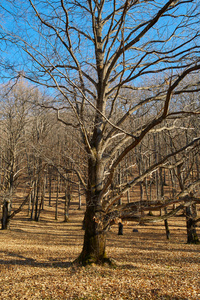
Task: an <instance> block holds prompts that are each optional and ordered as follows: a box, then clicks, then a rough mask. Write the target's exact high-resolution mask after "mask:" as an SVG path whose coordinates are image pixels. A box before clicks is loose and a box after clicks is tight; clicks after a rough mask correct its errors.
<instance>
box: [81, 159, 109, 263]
mask: <svg viewBox="0 0 200 300" xmlns="http://www.w3.org/2000/svg"><path fill="white" fill-rule="evenodd" d="M102 182H103V167H102V164H101V162H99V163H98V160H97V161H94V160H89V169H88V191H87V196H86V197H87V199H86V203H87V206H86V212H85V218H84V228H85V235H84V243H83V249H82V252H81V254H80V256H79V258H78V261H79V262H80V263H82V264H84V265H85V264H91V263H98V264H102V263H104V262H108V263H109V260H108V259H107V258H106V252H105V248H106V236H105V231H104V229H103V227H104V225H103V211H102V206H101V200H100V199H99V197H98V195H99V193H100V192H101V189H102Z"/></svg>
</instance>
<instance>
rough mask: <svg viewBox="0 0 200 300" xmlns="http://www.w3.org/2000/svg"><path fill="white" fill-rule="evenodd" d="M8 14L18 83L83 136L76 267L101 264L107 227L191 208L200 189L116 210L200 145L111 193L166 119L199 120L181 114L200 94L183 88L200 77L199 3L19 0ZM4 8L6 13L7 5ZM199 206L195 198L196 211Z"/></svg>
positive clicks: (7, 30)
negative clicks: (119, 173) (163, 210)
mask: <svg viewBox="0 0 200 300" xmlns="http://www.w3.org/2000/svg"><path fill="white" fill-rule="evenodd" d="M3 2H4V1H3ZM6 4H7V5H6V10H4V14H5V19H7V18H9V20H10V23H12V21H13V25H14V26H8V27H7V28H2V30H4V32H5V33H6V34H7V40H8V41H9V40H10V42H11V43H12V45H13V48H12V51H14V50H16V51H21V50H23V53H24V54H23V56H22V59H21V60H20V64H21V65H22V64H23V72H20V73H19V71H18V76H24V77H25V78H27V79H28V80H31V81H32V82H34V83H35V84H39V85H43V86H45V87H48V88H50V90H51V93H52V97H53V96H55V101H56V102H57V104H54V103H53V102H52V104H51V105H44V106H45V107H49V108H52V109H53V110H54V111H56V113H57V118H58V120H59V121H61V122H62V123H63V124H65V125H66V126H67V127H72V128H74V130H79V132H80V134H77V137H78V138H79V143H82V145H84V151H85V152H86V153H87V166H88V173H87V177H86V178H83V177H82V176H81V172H80V169H78V168H76V167H75V166H76V165H75V164H74V165H73V166H74V167H75V168H74V171H75V172H76V174H77V176H78V178H79V180H80V181H81V183H82V185H83V186H84V188H85V190H86V202H87V207H86V213H85V237H84V245H83V250H82V253H81V255H80V257H79V261H81V262H82V263H87V262H90V261H94V262H103V261H105V260H106V254H105V241H106V239H105V231H106V229H107V228H108V226H109V224H110V223H112V222H114V221H116V219H117V218H120V219H132V220H138V216H137V213H138V212H139V210H146V209H147V210H151V209H153V207H155V206H157V207H165V206H167V205H169V204H171V203H173V202H174V201H177V202H182V203H181V204H180V205H179V209H180V207H182V206H184V205H185V203H187V201H191V199H190V200H188V196H187V195H188V193H189V192H190V191H191V190H193V189H194V186H197V184H199V182H196V183H194V184H192V185H190V186H186V187H185V189H184V190H183V191H182V193H180V194H178V195H176V197H175V199H172V200H171V201H170V200H168V201H167V202H164V203H163V202H161V201H159V200H158V201H155V202H154V203H153V204H152V205H147V203H146V202H144V203H142V202H141V201H139V203H137V202H135V203H129V204H122V205H117V203H119V199H120V198H121V197H122V196H123V195H124V194H125V193H126V192H127V191H128V190H129V189H130V187H131V186H134V185H136V184H137V183H139V182H140V181H143V180H144V179H145V178H146V176H148V175H149V174H150V173H152V172H153V171H154V170H155V169H157V168H158V167H161V166H163V165H165V164H166V163H167V162H168V159H169V158H170V157H172V156H175V155H178V154H179V153H180V152H181V151H183V150H186V149H191V148H194V147H196V146H197V144H199V140H200V137H199V136H198V135H197V136H196V137H195V140H192V141H189V143H188V144H185V145H184V146H183V147H180V148H179V149H177V150H176V151H172V152H171V153H170V154H168V155H165V157H162V159H161V160H159V161H157V162H156V163H154V164H152V165H151V166H149V168H148V169H147V170H145V172H144V173H143V174H139V175H138V176H136V177H135V178H133V179H132V180H130V181H129V182H126V183H124V184H123V187H122V188H121V189H120V192H119V190H116V191H113V189H112V184H113V181H114V178H115V176H116V170H117V169H118V167H119V165H120V164H121V163H122V161H123V160H124V159H125V156H126V155H127V154H128V153H129V152H130V151H132V150H133V149H135V148H136V147H138V146H139V144H140V143H141V142H142V141H143V139H144V138H145V137H146V136H147V135H148V134H149V133H150V132H151V131H152V130H153V129H156V128H157V127H158V126H159V125H161V124H162V123H163V122H164V120H166V119H169V118H177V117H179V118H180V117H181V118H183V117H184V116H186V115H189V114H193V115H197V114H199V106H198V107H197V108H195V109H194V110H190V109H188V110H186V111H185V110H182V109H181V108H180V106H179V105H178V104H179V100H178V99H179V97H181V95H183V93H184V94H186V93H190V92H193V93H194V92H198V85H197V83H198V80H196V81H194V82H193V83H192V84H191V85H188V83H187V80H185V79H187V77H188V76H189V75H190V74H195V73H197V72H198V70H199V69H200V63H199V46H198V45H199V31H198V22H199V17H200V11H199V9H200V7H199V6H200V4H199V1H197V0H195V1H193V0H188V1H181V0H176V1H175V0H169V1H165V2H163V1H154V0H153V1H138V0H134V1H130V0H126V1H124V2H122V1H118V0H117V1H115V0H113V1H105V0H99V1H96V0H95V1H93V0H88V1H87V0H83V1H70V2H66V1H63V0H61V1H60V2H55V1H51V0H50V1H48V2H47V1H41V0H40V1H39V0H36V1H32V0H28V1H23V0H21V1H15V2H13V1H6ZM19 4H20V5H19ZM0 5H1V7H2V9H3V3H2V4H0ZM22 7H23V8H22ZM22 10H24V13H22ZM16 20H17V22H16ZM80 20H81V22H80ZM22 28H23V30H22ZM20 53H21V52H20ZM24 62H25V64H24ZM21 68H22V67H21ZM18 70H19V67H18ZM156 78H157V80H155V79H156ZM184 80H185V81H184ZM53 90H54V92H53ZM126 91H128V93H125V92H126ZM53 93H54V94H53ZM127 95H128V96H127ZM42 105H43V104H42ZM64 111H66V112H69V111H70V112H71V113H73V118H72V119H68V118H66V117H65V116H64V115H61V112H64ZM130 120H131V123H132V126H131V127H130V126H128V125H129V124H130V123H129V122H130ZM86 180H87V181H86ZM197 200H198V199H197V198H196V197H195V196H194V197H193V201H197ZM116 205H117V206H116ZM177 209H178V208H176V211H177ZM170 215H171V214H167V216H162V218H163V219H164V218H167V217H169V216H170ZM140 217H141V215H140ZM146 221H147V218H146Z"/></svg>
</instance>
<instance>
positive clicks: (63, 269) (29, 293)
mask: <svg viewBox="0 0 200 300" xmlns="http://www.w3.org/2000/svg"><path fill="white" fill-rule="evenodd" d="M71 220H72V221H71V223H62V222H60V223H59V222H57V223H56V222H51V221H45V222H41V223H34V222H27V221H22V220H21V219H20V217H19V219H16V220H15V221H13V223H12V228H11V229H12V230H11V231H8V232H4V231H1V232H0V299H2V300H6V299H12V300H13V299H20V300H22V299H24V300H25V299H27V300H30V299H33V300H34V299H37V300H39V299H44V300H50V299H51V300H52V299H54V300H55V299H57V300H61V299H66V300H81V299H82V300H84V299H85V300H106V299H109V300H112V299H113V300H116V299H117V300H120V299H123V300H125V299H129V300H132V299H145V300H148V299H149V300H150V299H168V300H169V299H170V300H173V299H174V300H184V299H185V300H186V299H187V300H197V299H200V286H199V269H200V256H199V249H200V248H199V247H200V246H198V245H187V244H185V243H183V241H184V240H185V239H186V236H185V233H184V230H182V231H180V230H179V231H177V230H175V227H171V229H172V234H171V236H172V238H171V240H170V241H166V239H165V232H164V225H163V224H161V225H160V226H153V225H152V226H139V227H138V228H139V233H137V236H136V235H135V234H134V233H133V232H132V228H133V226H135V224H131V223H130V224H129V225H128V226H126V227H125V228H124V235H123V236H118V235H117V231H118V227H117V225H116V226H113V228H112V230H111V231H110V232H109V233H108V240H107V255H108V257H112V258H114V259H115V260H116V261H117V265H116V267H109V266H98V265H92V266H89V267H80V266H77V265H74V264H72V261H73V260H74V259H75V258H76V257H77V256H78V254H79V253H80V251H81V248H82V242H83V231H82V230H81V221H82V215H81V212H80V215H78V214H77V212H76V214H74V216H73V215H71ZM183 221H184V220H183ZM171 226H172V225H171ZM176 226H177V224H176ZM179 226H180V227H181V228H184V226H185V225H184V223H183V222H182V223H181V222H180V224H179Z"/></svg>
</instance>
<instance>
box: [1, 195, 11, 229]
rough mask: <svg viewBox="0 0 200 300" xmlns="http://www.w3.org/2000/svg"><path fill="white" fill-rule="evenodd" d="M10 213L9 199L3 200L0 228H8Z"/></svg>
mask: <svg viewBox="0 0 200 300" xmlns="http://www.w3.org/2000/svg"><path fill="white" fill-rule="evenodd" d="M10 214H11V203H10V200H4V203H3V207H2V219H1V229H2V230H3V229H9V225H10V218H9V217H10Z"/></svg>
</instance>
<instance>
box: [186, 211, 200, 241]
mask: <svg viewBox="0 0 200 300" xmlns="http://www.w3.org/2000/svg"><path fill="white" fill-rule="evenodd" d="M186 225H187V243H188V244H200V241H199V238H198V235H197V232H196V222H195V207H192V206H188V207H186Z"/></svg>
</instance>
